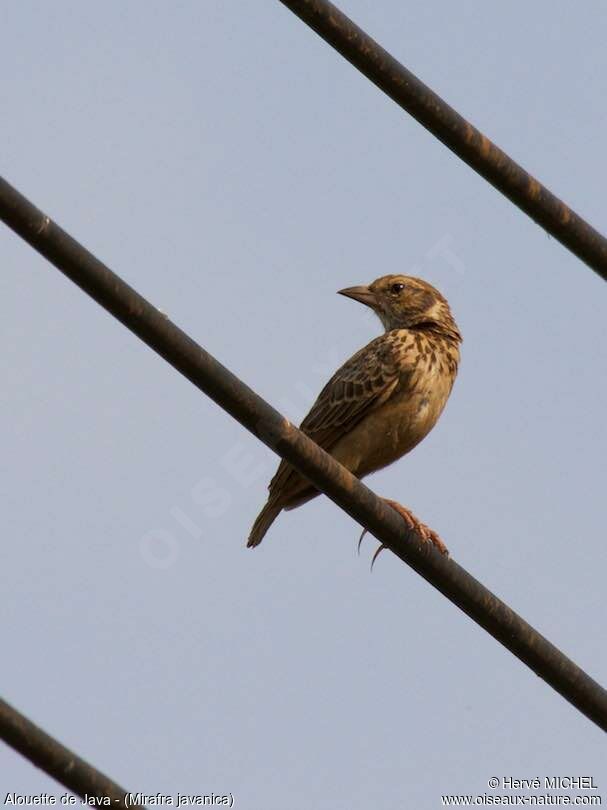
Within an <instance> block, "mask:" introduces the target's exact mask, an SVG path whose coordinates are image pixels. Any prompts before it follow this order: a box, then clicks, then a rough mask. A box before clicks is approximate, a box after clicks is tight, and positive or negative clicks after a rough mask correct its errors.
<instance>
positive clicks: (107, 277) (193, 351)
mask: <svg viewBox="0 0 607 810" xmlns="http://www.w3.org/2000/svg"><path fill="white" fill-rule="evenodd" d="M0 217H1V218H2V219H3V220H4V222H6V224H7V225H9V227H11V228H12V229H13V230H14V231H15V232H16V233H18V234H19V235H20V236H21V237H22V238H23V239H25V241H26V242H28V243H29V244H30V245H31V246H32V247H34V248H35V249H36V250H37V251H39V252H40V253H41V254H42V255H43V256H45V257H46V258H47V259H48V260H49V261H51V262H52V263H53V264H54V265H55V266H56V267H57V268H58V269H59V270H61V271H62V272H63V273H64V274H65V275H66V276H67V277H68V278H70V279H71V280H72V281H73V282H74V283H75V284H77V285H78V286H79V287H80V288H81V289H82V290H84V291H85V292H86V293H88V295H90V296H91V297H92V298H94V299H95V301H97V302H98V303H99V304H101V306H103V307H104V308H105V309H106V310H107V311H108V312H110V313H111V314H112V315H114V316H115V317H116V318H118V320H119V321H121V322H122V323H123V324H124V325H125V326H126V327H127V328H128V329H130V330H131V331H132V332H133V333H134V334H136V335H137V336H138V337H140V338H141V339H142V340H143V341H145V343H147V344H148V346H150V347H151V348H152V349H154V351H156V352H158V354H160V355H161V356H162V357H164V358H165V360H167V362H169V363H170V364H171V365H172V366H173V367H174V368H175V369H177V370H178V371H179V372H181V373H182V374H183V375H184V376H185V377H187V378H188V379H189V380H190V381H191V382H192V383H194V385H196V386H197V387H198V388H200V390H201V391H204V392H205V393H206V394H207V395H208V396H209V397H211V398H212V399H213V400H214V401H215V402H216V403H217V404H218V405H220V406H221V407H222V408H223V409H224V410H226V411H227V412H228V413H230V414H231V415H232V416H233V417H234V418H235V419H237V420H238V421H239V422H240V423H241V424H242V425H243V426H244V427H246V428H247V429H248V430H250V431H251V432H252V433H253V434H254V435H255V436H257V437H258V438H259V439H260V440H261V441H262V442H264V443H265V444H266V445H267V446H268V447H270V448H272V449H273V450H274V451H275V452H276V453H278V454H279V455H280V456H282V457H283V458H286V459H287V460H288V461H289V462H291V464H293V466H294V467H296V469H297V470H299V472H300V473H302V475H304V476H305V477H306V478H307V479H308V480H309V481H311V482H312V483H313V484H314V486H315V487H317V488H318V489H319V490H321V491H322V492H324V493H325V494H327V495H328V496H329V497H330V498H331V499H332V500H333V501H335V503H336V504H337V505H338V506H340V507H341V508H342V509H344V510H345V511H346V512H347V513H348V514H349V515H351V516H352V517H353V518H354V519H355V520H357V521H358V522H359V523H360V524H361V525H363V526H365V527H366V528H367V529H369V531H371V532H372V533H373V534H374V535H375V537H377V538H378V539H379V540H381V541H382V542H383V543H384V544H385V545H386V546H387V547H388V548H389V549H391V550H392V551H393V552H394V554H396V555H397V556H398V557H400V558H401V559H402V560H403V561H404V562H406V563H408V564H409V565H410V566H411V567H412V568H413V569H414V570H416V571H417V572H418V573H419V574H421V576H423V577H424V578H425V579H426V580H428V582H430V583H431V584H432V585H434V587H435V588H437V589H438V590H439V591H441V593H443V594H444V595H445V596H446V597H447V598H448V599H450V600H451V601H452V602H453V603H454V604H456V605H457V606H458V607H459V608H461V609H462V610H463V611H464V612H465V613H467V614H468V616H470V617H471V618H472V619H474V621H476V622H477V623H478V624H479V625H480V626H481V627H483V628H484V629H485V630H487V632H488V633H490V634H491V635H492V636H493V637H494V638H496V639H497V640H498V641H499V642H500V643H501V644H503V645H504V646H505V647H506V648H507V649H509V650H510V651H511V652H512V653H514V655H516V656H517V657H518V658H520V659H521V661H523V662H524V663H526V664H527V666H529V667H530V668H531V669H532V670H533V671H534V672H536V673H537V674H538V675H539V676H540V677H542V678H543V679H544V680H545V681H546V682H547V683H549V684H550V685H551V686H552V687H553V688H554V689H556V691H557V692H559V693H560V694H561V695H562V696H563V697H564V698H566V700H568V701H569V702H570V703H572V704H573V705H574V706H576V707H577V708H578V709H579V710H580V711H581V712H583V713H584V714H585V715H587V716H588V717H589V718H590V719H591V720H593V721H594V722H595V723H596V724H597V725H599V726H600V727H601V728H603V729H604V730H607V692H606V691H605V690H604V689H603V688H602V687H601V686H600V685H599V684H598V683H597V682H596V681H594V680H593V679H592V678H591V677H590V676H589V675H587V674H586V673H585V672H584V671H583V670H581V669H580V668H579V667H578V666H577V665H576V664H575V663H574V662H573V661H571V660H570V659H569V658H567V657H566V656H565V655H564V654H563V653H562V652H561V651H560V650H559V649H557V648H556V647H555V646H554V645H553V644H551V643H550V642H549V641H548V640H547V639H545V638H544V637H543V636H541V635H540V634H539V633H538V632H537V631H536V630H535V629H534V628H533V627H531V626H530V625H529V624H527V622H525V621H524V620H523V619H522V618H521V617H520V616H518V615H517V614H516V613H515V612H514V611H513V610H511V609H510V608H509V607H508V605H506V604H505V603H504V602H502V601H501V600H500V599H498V598H497V597H496V596H495V595H494V594H492V593H491V592H490V591H489V590H488V589H487V588H485V587H484V586H483V585H481V583H480V582H478V581H477V580H476V579H474V577H472V576H471V575H470V574H469V573H468V572H467V571H465V570H464V569H463V568H461V567H460V566H459V565H458V564H457V563H456V562H454V561H453V560H449V559H445V558H444V557H442V556H441V555H440V554H438V553H437V552H435V551H434V550H433V549H432V548H431V547H430V544H427V543H424V542H422V541H421V540H420V538H419V537H417V536H416V535H415V534H413V533H411V532H410V531H409V530H408V529H407V527H406V525H405V523H404V521H403V520H402V519H401V518H400V517H399V516H398V515H397V514H396V512H395V511H394V510H392V509H391V508H390V507H388V506H387V505H386V504H385V503H384V502H383V501H382V500H381V499H380V498H378V497H377V496H376V495H375V494H374V493H373V492H371V490H369V489H368V488H367V487H366V486H365V485H364V484H363V483H361V482H360V481H359V480H358V479H357V478H355V477H354V476H353V475H352V474H351V473H350V472H348V470H346V469H345V468H344V467H342V466H341V465H340V464H338V463H337V462H336V461H335V460H334V459H333V458H332V457H331V456H330V455H328V454H327V453H325V452H324V451H323V450H321V448H320V447H318V445H316V444H315V443H314V442H313V441H312V440H311V439H309V438H308V437H307V436H305V435H304V434H303V433H302V432H301V431H299V430H298V429H297V428H295V427H294V426H293V425H291V423H290V422H288V421H287V420H286V419H285V418H284V417H283V416H281V414H280V413H278V411H276V410H274V408H272V407H271V406H270V405H268V404H267V403H266V402H265V401H264V400H263V399H261V397H259V396H258V395H257V394H256V393H255V392H254V391H252V390H251V389H250V388H248V387H247V386H246V385H245V384H244V383H243V382H241V381H240V380H239V379H238V378H237V377H236V376H235V375H234V374H232V373H231V372H230V371H228V369H226V368H225V367H224V366H222V365H221V364H220V363H219V362H218V361H217V360H215V358H213V357H212V356H211V355H210V354H208V352H206V351H205V350H204V349H203V348H202V347H201V346H199V345H198V344H197V343H196V342H195V341H194V340H192V338H191V337H189V336H188V335H186V334H185V333H184V332H182V331H181V330H180V329H179V328H178V327H177V326H176V325H175V324H174V323H172V322H171V321H170V320H169V319H168V318H166V317H165V316H164V315H163V314H162V313H160V312H159V311H158V310H157V309H156V308H155V307H154V306H152V304H150V303H149V302H148V301H146V300H145V298H143V297H142V296H141V295H139V293H137V292H136V291H135V290H134V289H133V288H132V287H130V286H129V285H128V284H126V283H125V282H124V281H123V280H122V279H121V278H119V277H118V276H117V275H115V274H114V273H113V272H112V271H111V270H110V269H109V268H108V267H106V265H104V264H103V263H102V262H100V261H99V260H98V259H97V258H95V256H93V255H92V254H91V253H89V251H87V250H86V249H85V248H84V247H83V246H82V245H80V244H79V243H78V242H76V240H75V239H73V238H72V237H71V236H69V234H67V233H66V232H65V231H63V230H62V229H61V228H60V227H59V226H58V225H56V224H55V223H54V222H52V221H51V220H50V218H49V217H48V216H46V215H45V214H43V213H42V211H39V210H38V209H37V208H35V207H34V206H33V205H32V204H31V203H30V202H29V201H28V200H27V199H25V197H23V196H22V195H21V194H20V193H19V192H18V191H16V190H15V189H14V188H12V187H11V186H10V185H9V184H8V183H7V182H6V181H4V180H1V179H0Z"/></svg>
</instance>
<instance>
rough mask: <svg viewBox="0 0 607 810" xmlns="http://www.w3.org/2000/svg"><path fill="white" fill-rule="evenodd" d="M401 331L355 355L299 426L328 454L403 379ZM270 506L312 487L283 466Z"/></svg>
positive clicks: (406, 350)
mask: <svg viewBox="0 0 607 810" xmlns="http://www.w3.org/2000/svg"><path fill="white" fill-rule="evenodd" d="M403 333H404V330H398V331H395V332H388V333H386V334H384V335H381V336H380V337H378V338H376V339H375V340H373V341H371V343H369V344H368V345H367V346H365V347H364V348H363V349H361V350H360V351H358V352H357V353H356V354H355V355H353V356H352V357H351V358H350V359H349V360H348V361H347V362H346V363H344V365H343V366H342V367H341V368H340V369H338V371H336V372H335V374H334V375H333V376H332V377H331V379H330V380H329V382H328V383H327V384H326V385H325V387H324V388H323V389H322V391H321V392H320V394H319V395H318V399H317V400H316V402H315V403H314V405H313V406H312V408H311V410H310V412H309V413H308V415H307V416H306V417H305V419H304V420H303V422H302V423H301V425H300V429H301V430H302V431H303V432H304V433H305V434H306V435H308V436H309V437H310V438H311V439H314V441H315V442H316V443H317V444H318V445H320V447H322V448H323V449H324V450H327V452H330V451H331V448H332V447H333V445H334V444H335V443H336V442H337V440H338V439H340V438H341V437H342V436H344V435H345V434H346V433H348V432H349V431H350V430H352V428H353V427H354V426H355V425H356V424H357V423H358V422H360V421H361V419H363V418H364V417H365V416H366V415H367V414H368V413H370V412H371V411H372V410H373V409H374V408H376V407H378V406H379V405H381V403H382V402H384V401H385V400H386V399H387V398H388V397H389V396H390V394H391V393H392V392H393V391H394V389H395V388H396V387H397V385H398V383H399V381H400V379H401V377H402V375H403V373H406V371H407V366H408V365H410V364H408V363H407V355H408V354H411V353H410V351H409V349H410V348H411V347H412V344H411V346H407V345H406V343H405V335H406V333H405V335H404V334H403ZM268 489H269V490H270V499H271V500H273V501H278V500H280V501H283V502H285V501H289V500H292V499H297V497H298V495H299V494H300V493H303V492H304V491H305V490H308V489H309V490H310V491H311V492H312V491H313V490H312V487H311V486H310V484H308V482H307V481H305V480H304V479H303V478H302V477H301V476H300V475H299V473H298V472H296V470H294V469H293V467H291V465H290V464H289V463H288V462H286V461H282V462H281V463H280V465H279V467H278V470H277V471H276V475H275V476H274V477H273V478H272V480H271V481H270V485H269V487H268Z"/></svg>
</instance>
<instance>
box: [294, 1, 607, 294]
mask: <svg viewBox="0 0 607 810" xmlns="http://www.w3.org/2000/svg"><path fill="white" fill-rule="evenodd" d="M280 2H281V3H283V5H285V6H287V8H289V9H290V10H291V11H292V12H293V13H294V14H296V15H297V16H298V17H300V19H302V20H303V21H304V22H305V23H306V24H307V25H309V26H310V28H312V29H313V30H314V31H316V33H317V34H319V35H320V36H321V37H322V38H323V39H324V40H325V41H326V42H328V43H329V45H331V46H332V47H333V48H335V50H337V51H339V53H340V54H341V55H342V56H344V57H345V58H346V59H347V60H348V61H349V62H351V63H352V64H353V65H354V67H356V68H358V70H360V72H361V73H364V75H365V76H366V77H367V78H368V79H370V80H371V81H372V82H373V83H374V84H376V85H377V86H378V87H379V88H380V90H383V91H384V93H386V94H387V95H388V96H390V98H391V99H393V100H394V101H395V102H396V103H397V104H399V105H400V106H401V107H402V108H403V109H404V110H406V111H407V112H408V113H410V114H411V115H412V116H413V117H414V118H415V119H416V120H417V121H419V123H420V124H422V126H424V127H425V128H426V129H427V130H429V131H430V132H431V133H432V134H433V135H435V136H436V137H437V138H438V139H439V140H440V141H442V142H443V143H444V144H445V146H448V147H449V149H451V151H452V152H455V154H456V155H458V157H460V158H461V159H462V160H463V161H465V162H466V163H467V164H468V165H469V166H471V167H472V168H473V169H474V170H475V171H477V172H478V173H479V174H480V175H482V176H483V177H484V178H485V180H488V181H489V182H490V183H491V184H492V185H493V186H495V188H497V189H498V190H499V191H501V192H502V194H505V195H506V197H508V199H509V200H511V201H512V202H513V203H514V204H515V205H516V206H518V207H519V208H520V209H521V210H522V211H524V212H525V213H526V214H528V215H529V216H530V217H531V218H532V219H534V220H535V221H536V222H537V223H538V224H539V225H541V226H542V228H544V229H545V230H546V231H548V233H550V234H552V236H554V237H555V239H558V240H559V242H561V244H563V245H564V246H565V247H566V248H569V250H571V251H572V252H573V253H575V255H576V256H578V257H579V258H580V259H582V261H584V262H586V264H587V265H589V267H592V269H593V270H595V271H596V272H597V273H598V274H599V276H601V278H603V279H605V280H607V239H606V238H605V237H604V236H602V235H601V234H600V233H599V232H598V231H596V230H595V229H594V228H593V227H592V226H591V225H589V224H588V223H587V222H586V221H585V220H583V219H582V217H580V216H579V215H578V214H576V213H575V211H573V210H572V209H571V208H569V207H568V206H567V205H565V203H564V202H563V201H562V200H560V199H559V198H558V197H556V196H555V195H554V194H553V193H552V192H551V191H549V190H548V189H547V188H546V187H545V186H543V185H542V184H541V183H540V182H539V181H538V180H536V179H535V178H534V177H532V175H530V174H528V173H527V172H526V171H525V170H524V169H523V168H522V167H521V166H519V165H518V164H517V163H515V162H514V161H513V160H512V158H510V157H508V155H507V154H506V153H505V152H503V151H502V150H501V149H500V148H499V147H498V146H496V145H495V144H494V143H492V142H491V141H490V140H489V138H487V137H486V136H485V135H483V134H482V133H481V132H479V130H478V129H475V127H473V126H472V124H471V123H469V121H466V119H465V118H463V117H462V116H461V115H459V113H457V112H456V111H455V110H454V109H453V108H452V107H450V106H449V105H448V104H447V103H446V102H445V101H443V99H442V98H440V96H437V95H436V93H434V92H433V91H432V90H430V88H429V87H427V86H426V85H425V84H424V83H423V82H421V81H420V80H419V79H418V78H417V76H414V75H413V73H411V72H410V71H409V70H407V68H406V67H404V66H403V65H401V63H400V62H398V61H397V60H396V59H395V58H394V57H393V56H391V55H390V54H389V53H388V52H387V51H385V50H384V49H383V48H382V47H381V45H379V44H378V43H377V42H375V40H374V39H372V38H371V37H370V36H369V35H368V34H367V33H365V32H364V31H363V30H362V29H361V28H359V27H358V26H357V25H356V24H355V23H354V22H352V20H351V19H349V18H348V17H346V15H345V14H344V13H343V12H342V11H340V10H339V9H338V8H337V7H336V6H334V5H333V4H332V3H329V2H327V0H280Z"/></svg>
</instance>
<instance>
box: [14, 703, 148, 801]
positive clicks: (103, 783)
mask: <svg viewBox="0 0 607 810" xmlns="http://www.w3.org/2000/svg"><path fill="white" fill-rule="evenodd" d="M0 737H1V738H2V739H3V740H4V742H6V743H7V744H8V745H10V746H11V747H12V748H14V749H15V750H16V751H19V753H20V754H23V756H24V757H25V758H26V759H29V760H30V762H33V763H34V765H37V766H38V767H39V768H40V769H41V770H43V771H44V772H45V773H47V774H48V775H49V776H52V777H53V778H54V779H56V780H57V781H58V782H60V783H61V784H62V785H64V786H65V787H66V788H69V789H70V790H72V791H73V792H74V793H76V794H77V795H78V796H81V797H82V798H84V796H85V795H88V796H95V797H97V798H98V799H103V798H105V797H107V798H109V799H110V801H111V802H112V807H124V808H127V807H131V808H132V807H140V805H134V804H131V803H130V802H128V803H127V801H126V797H127V796H128V795H129V794H128V792H127V791H126V790H125V789H124V788H121V787H120V785H117V784H116V782H114V781H112V780H111V779H110V778H109V777H108V776H106V775H105V774H103V773H101V771H98V770H97V769H96V768H94V767H93V766H92V765H90V764H89V763H88V762H86V761H85V760H84V759H81V758H80V757H79V756H78V755H77V754H74V752H73V751H70V750H69V748H66V747H65V746H64V745H62V744H61V743H60V742H59V741H58V740H55V739H54V738H53V737H51V736H50V735H49V734H47V733H46V732H45V731H43V730H42V729H41V728H40V727H39V726H36V725H35V724H34V723H32V721H31V720H28V718H27V717H25V715H23V714H21V712H18V711H17V709H15V708H14V707H13V706H10V705H9V704H8V703H6V701H4V700H2V699H1V698H0Z"/></svg>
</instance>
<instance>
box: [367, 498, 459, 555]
mask: <svg viewBox="0 0 607 810" xmlns="http://www.w3.org/2000/svg"><path fill="white" fill-rule="evenodd" d="M382 500H383V501H384V502H385V503H387V504H388V506H391V507H392V509H394V511H395V512H398V514H399V515H400V516H401V517H402V518H403V520H404V521H405V523H406V524H407V527H408V528H409V529H410V530H411V531H414V532H416V533H417V534H419V535H420V537H422V539H423V540H425V541H426V542H427V543H432V545H433V546H434V548H435V549H436V550H437V551H439V552H440V553H441V554H443V555H444V556H445V557H448V556H449V550H448V549H447V546H446V545H445V544H444V543H443V541H442V540H441V538H440V537H439V535H438V534H437V533H436V532H435V531H434V529H431V528H430V527H429V526H426V524H425V523H422V522H421V520H420V519H419V518H417V517H416V516H415V515H414V514H413V512H412V511H411V510H410V509H407V507H406V506H403V505H402V504H400V503H399V502H398V501H393V500H391V499H390V498H382ZM366 533H367V530H366V529H363V531H362V534H361V535H360V538H359V540H358V553H359V554H360V545H361V543H362V541H363V537H364V536H365V534H366ZM385 548H386V546H384V544H383V543H382V544H381V545H380V547H379V548H378V549H377V551H376V552H375V554H374V555H373V559H372V560H371V570H373V566H374V564H375V560H376V559H377V558H378V557H379V555H380V554H381V552H382V551H383V550H384V549H385Z"/></svg>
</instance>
